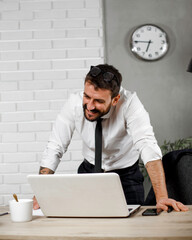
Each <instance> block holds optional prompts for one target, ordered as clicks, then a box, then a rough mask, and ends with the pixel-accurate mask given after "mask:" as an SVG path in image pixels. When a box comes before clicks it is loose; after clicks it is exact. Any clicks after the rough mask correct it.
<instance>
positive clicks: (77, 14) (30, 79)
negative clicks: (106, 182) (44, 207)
mask: <svg viewBox="0 0 192 240" xmlns="http://www.w3.org/2000/svg"><path fill="white" fill-rule="evenodd" d="M103 35H104V34H103V16H102V1H101V0H68V1H66V0H35V1H34V0H17V1H13V0H12V1H7V0H1V1H0V205H7V204H8V201H9V199H11V198H12V194H13V193H17V194H18V196H19V197H21V198H25V197H32V196H33V193H32V190H31V188H30V186H29V184H28V183H27V175H28V174H37V173H38V170H39V163H40V160H41V156H42V152H43V150H44V148H45V146H46V143H47V141H48V137H49V134H50V132H51V129H52V125H53V122H54V120H55V118H56V116H57V114H58V112H59V111H60V109H61V108H62V106H63V104H64V102H65V101H66V100H67V98H68V97H69V95H70V93H72V92H74V91H76V90H79V89H82V88H83V80H84V76H85V74H86V72H87V71H88V69H89V67H90V65H94V64H99V63H103V62H104V44H103ZM81 148H82V143H81V140H80V138H79V136H78V135H77V134H76V133H75V134H74V136H73V139H72V141H71V144H70V146H69V149H68V151H67V153H65V154H64V156H63V158H62V159H61V163H60V165H59V167H58V169H57V172H56V173H75V172H76V170H77V167H78V165H79V164H80V162H81V161H82V159H83V157H82V154H81Z"/></svg>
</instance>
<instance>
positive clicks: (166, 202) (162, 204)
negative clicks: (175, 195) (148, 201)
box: [156, 198, 189, 212]
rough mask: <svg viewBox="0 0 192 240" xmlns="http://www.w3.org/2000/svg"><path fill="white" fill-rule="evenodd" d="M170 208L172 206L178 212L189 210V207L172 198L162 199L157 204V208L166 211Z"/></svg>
mask: <svg viewBox="0 0 192 240" xmlns="http://www.w3.org/2000/svg"><path fill="white" fill-rule="evenodd" d="M168 206H172V207H173V209H174V210H175V211H177V212H180V211H182V212H186V211H188V210H189V209H188V207H187V206H185V205H184V204H182V203H181V202H178V201H175V200H174V199H171V198H161V199H160V200H159V201H158V202H157V204H156V207H157V208H161V209H163V210H164V211H167V210H168Z"/></svg>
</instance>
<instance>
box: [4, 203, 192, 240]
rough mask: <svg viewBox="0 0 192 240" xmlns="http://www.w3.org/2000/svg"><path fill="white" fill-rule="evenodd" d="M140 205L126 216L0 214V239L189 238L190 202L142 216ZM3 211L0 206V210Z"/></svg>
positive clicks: (191, 212) (191, 223)
mask: <svg viewBox="0 0 192 240" xmlns="http://www.w3.org/2000/svg"><path fill="white" fill-rule="evenodd" d="M144 209H145V208H144V207H141V208H140V210H139V211H138V212H137V213H135V214H134V215H132V216H130V217H129V218H46V217H42V216H33V220H32V221H31V222H26V223H13V222H11V219H10V214H8V215H4V216H0V239H4V240H5V239H9V240H13V239H14V240H18V239H20V240H23V239H25V240H37V239H38V240H49V239H51V240H66V239H68V240H69V239H70V240H93V239H94V240H96V239H99V240H101V239H105V240H109V239H110V240H112V239H113V240H117V239H118V240H126V239H131V240H135V239H137V240H138V239H139V240H142V239H147V240H152V239H153V240H154V239H158V240H160V239H163V240H167V239H171V240H175V239H177V240H181V239H182V240H184V239H187V240H189V239H192V205H190V206H189V211H188V212H180V213H177V212H175V211H172V212H171V213H167V212H162V213H161V214H160V215H159V216H153V217H151V216H145V217H144V216H142V215H141V214H142V212H143V211H144ZM5 210H7V208H6V207H0V212H3V211H5Z"/></svg>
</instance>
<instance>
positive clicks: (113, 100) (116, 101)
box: [112, 94, 120, 106]
mask: <svg viewBox="0 0 192 240" xmlns="http://www.w3.org/2000/svg"><path fill="white" fill-rule="evenodd" d="M119 99H120V94H118V95H117V96H116V97H114V98H113V99H112V106H115V105H116V104H117V103H118V101H119Z"/></svg>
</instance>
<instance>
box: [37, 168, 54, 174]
mask: <svg viewBox="0 0 192 240" xmlns="http://www.w3.org/2000/svg"><path fill="white" fill-rule="evenodd" d="M54 173H55V172H54V171H53V170H51V169H49V168H46V167H40V169H39V174H54Z"/></svg>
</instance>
